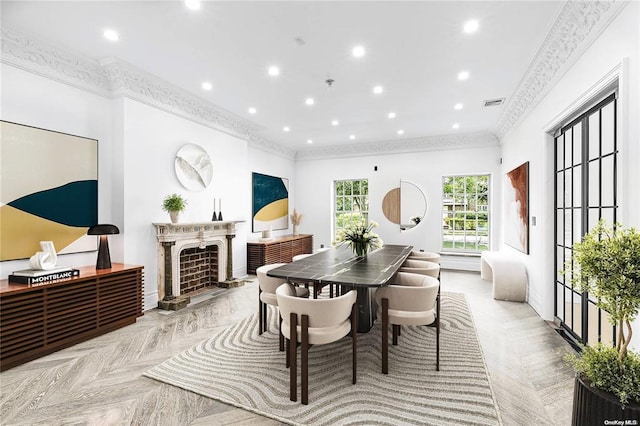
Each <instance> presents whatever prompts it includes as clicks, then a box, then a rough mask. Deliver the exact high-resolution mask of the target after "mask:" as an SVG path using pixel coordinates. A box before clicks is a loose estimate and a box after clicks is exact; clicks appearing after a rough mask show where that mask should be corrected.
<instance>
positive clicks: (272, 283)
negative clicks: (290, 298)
mask: <svg viewBox="0 0 640 426" xmlns="http://www.w3.org/2000/svg"><path fill="white" fill-rule="evenodd" d="M283 265H286V263H272V264H269V265H263V266H260V267H259V268H258V269H256V275H257V276H258V316H259V319H258V334H262V333H263V332H265V331H267V330H268V324H269V322H268V321H267V312H268V309H267V305H272V306H278V299H277V297H276V289H277V288H278V287H279V286H280V285H281V284H283V283H285V282H286V280H285V279H283V278H276V277H270V276H268V275H267V272H269V271H270V270H272V269H275V268H278V267H280V266H283ZM294 288H295V292H296V297H309V289H306V288H303V287H294ZM278 334H279V335H280V337H279V341H280V343H279V348H280V350H281V351H284V339H283V338H282V334H281V333H278Z"/></svg>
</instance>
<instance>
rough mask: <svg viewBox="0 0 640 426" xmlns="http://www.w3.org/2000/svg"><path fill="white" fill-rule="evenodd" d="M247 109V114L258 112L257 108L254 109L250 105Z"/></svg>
mask: <svg viewBox="0 0 640 426" xmlns="http://www.w3.org/2000/svg"><path fill="white" fill-rule="evenodd" d="M248 111H249V114H255V113H256V112H258V110H257V109H255V108H254V107H250V108H249V110H248Z"/></svg>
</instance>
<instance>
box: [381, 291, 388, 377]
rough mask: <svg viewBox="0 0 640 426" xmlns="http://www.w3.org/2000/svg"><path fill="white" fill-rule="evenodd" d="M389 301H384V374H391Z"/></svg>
mask: <svg viewBox="0 0 640 426" xmlns="http://www.w3.org/2000/svg"><path fill="white" fill-rule="evenodd" d="M388 327H389V299H387V298H383V299H382V374H389V330H388Z"/></svg>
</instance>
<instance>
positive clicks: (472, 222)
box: [442, 175, 489, 252]
mask: <svg viewBox="0 0 640 426" xmlns="http://www.w3.org/2000/svg"><path fill="white" fill-rule="evenodd" d="M442 248H443V250H445V251H446V250H450V251H471V252H480V251H482V250H488V249H489V175H469V176H444V177H443V178H442Z"/></svg>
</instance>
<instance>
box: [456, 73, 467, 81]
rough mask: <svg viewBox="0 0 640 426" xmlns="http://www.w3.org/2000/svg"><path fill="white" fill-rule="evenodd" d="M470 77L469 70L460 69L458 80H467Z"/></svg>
mask: <svg viewBox="0 0 640 426" xmlns="http://www.w3.org/2000/svg"><path fill="white" fill-rule="evenodd" d="M468 78H469V71H460V72H459V73H458V80H466V79H468Z"/></svg>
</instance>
